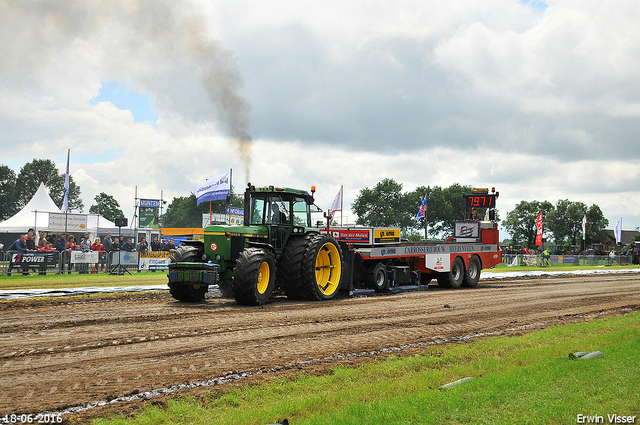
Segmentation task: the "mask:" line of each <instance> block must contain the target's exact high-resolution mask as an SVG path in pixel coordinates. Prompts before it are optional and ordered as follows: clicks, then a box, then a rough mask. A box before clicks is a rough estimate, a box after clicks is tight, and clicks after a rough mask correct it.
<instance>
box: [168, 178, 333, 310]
mask: <svg viewBox="0 0 640 425" xmlns="http://www.w3.org/2000/svg"><path fill="white" fill-rule="evenodd" d="M314 192H315V187H312V188H311V194H309V193H308V192H306V191H304V190H296V189H289V188H279V187H273V186H268V187H255V186H253V185H251V183H249V184H248V185H247V189H246V191H245V193H244V224H245V225H244V226H220V225H218V226H209V227H206V228H205V229H204V241H185V242H183V243H182V244H181V245H180V246H179V247H178V248H177V249H176V251H175V253H174V255H173V256H172V257H171V263H170V265H169V274H168V277H169V290H170V292H171V295H172V296H173V297H174V298H175V299H177V300H180V301H186V302H195V301H201V300H203V299H204V298H205V294H206V293H207V291H208V289H209V285H214V284H217V285H218V287H219V289H220V291H221V292H222V295H223V296H225V297H230V298H235V300H236V302H238V303H239V304H244V305H261V304H264V303H266V302H268V301H269V299H270V298H271V296H272V295H273V294H274V292H275V291H276V290H280V291H283V292H284V294H285V295H286V296H287V297H288V298H290V299H295V300H310V301H316V300H317V301H321V300H329V299H332V298H334V297H335V296H336V295H337V293H338V289H339V287H340V282H341V278H342V271H343V259H342V252H341V250H340V247H339V245H338V242H337V241H336V240H335V239H334V238H333V237H331V236H329V235H326V234H321V233H320V232H319V229H317V228H312V227H311V210H312V208H313V209H315V210H319V208H318V207H316V206H315V205H314V199H313V194H314Z"/></svg>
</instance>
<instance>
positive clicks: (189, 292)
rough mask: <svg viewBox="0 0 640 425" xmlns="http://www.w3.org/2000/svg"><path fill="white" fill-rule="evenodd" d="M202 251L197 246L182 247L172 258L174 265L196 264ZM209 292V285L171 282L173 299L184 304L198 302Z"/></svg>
mask: <svg viewBox="0 0 640 425" xmlns="http://www.w3.org/2000/svg"><path fill="white" fill-rule="evenodd" d="M201 255H202V251H201V250H200V249H199V248H198V247H196V246H190V245H180V246H179V247H178V248H176V250H175V252H174V253H173V255H172V256H171V260H170V261H171V262H172V263H179V262H196V260H199V259H200V258H201ZM207 292H209V285H205V284H202V285H187V284H184V283H181V282H169V293H170V294H171V296H172V297H173V298H175V299H176V300H178V301H182V302H189V303H193V302H198V301H202V300H204V298H205V295H206V294H207Z"/></svg>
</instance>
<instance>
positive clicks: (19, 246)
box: [7, 235, 29, 276]
mask: <svg viewBox="0 0 640 425" xmlns="http://www.w3.org/2000/svg"><path fill="white" fill-rule="evenodd" d="M7 251H9V252H11V251H18V252H19V253H22V254H24V253H25V252H28V251H29V249H28V248H27V237H26V236H25V235H20V237H19V238H18V239H16V240H15V242H14V243H12V244H11V245H10V246H9V249H8V250H7ZM9 264H11V263H9ZM17 267H20V270H22V274H23V275H25V276H28V275H29V268H26V269H25V268H22V265H20V266H16V268H17ZM10 275H11V266H9V276H10Z"/></svg>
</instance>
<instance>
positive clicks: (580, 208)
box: [548, 199, 609, 245]
mask: <svg viewBox="0 0 640 425" xmlns="http://www.w3.org/2000/svg"><path fill="white" fill-rule="evenodd" d="M593 207H594V206H592V207H591V208H593ZM595 207H596V208H597V210H595V209H594V210H593V211H592V214H593V217H592V219H593V220H594V223H593V227H591V226H590V223H589V221H590V220H589V217H587V234H589V233H590V232H589V229H592V230H593V231H594V233H592V234H595V233H597V232H599V230H601V229H603V228H604V227H606V225H607V224H609V221H606V224H605V225H604V227H602V228H598V226H599V224H601V223H602V220H603V219H604V217H602V212H601V211H600V208H599V207H597V206H595ZM587 211H588V208H587V206H586V205H585V204H583V203H582V202H576V201H570V200H568V199H560V200H558V201H557V202H556V207H555V210H554V211H553V212H552V213H550V214H549V219H548V227H549V230H550V231H551V233H553V236H554V238H555V240H556V243H557V244H561V243H563V242H564V241H565V240H568V241H569V242H571V243H572V244H573V245H579V241H581V240H582V219H583V218H584V216H585V215H587ZM598 212H599V215H600V216H598ZM597 228H598V229H597Z"/></svg>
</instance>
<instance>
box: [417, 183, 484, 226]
mask: <svg viewBox="0 0 640 425" xmlns="http://www.w3.org/2000/svg"><path fill="white" fill-rule="evenodd" d="M472 191H473V186H464V185H460V184H459V183H454V184H452V185H451V186H449V187H446V188H444V189H443V188H441V187H440V186H434V187H429V186H427V187H424V186H420V187H418V188H416V190H415V191H414V192H413V194H412V197H411V202H412V203H413V205H414V206H413V208H414V213H413V216H414V217H415V215H416V214H417V212H418V208H419V207H420V205H421V204H422V199H423V198H424V195H425V194H426V195H427V214H426V217H425V218H421V219H420V220H419V221H418V223H417V227H418V228H420V229H425V228H427V229H428V233H429V234H430V235H431V236H436V235H441V234H452V233H453V227H454V222H455V221H456V220H463V219H464V218H465V212H466V208H465V206H466V204H465V200H464V196H463V195H464V194H465V193H471V192H472ZM480 212H481V213H482V211H480Z"/></svg>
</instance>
